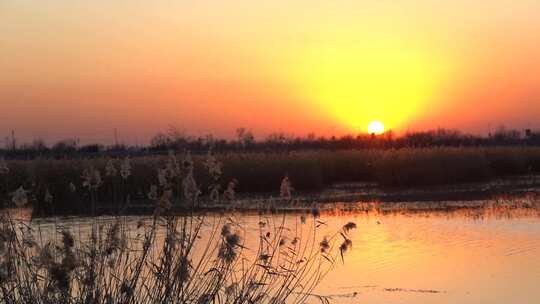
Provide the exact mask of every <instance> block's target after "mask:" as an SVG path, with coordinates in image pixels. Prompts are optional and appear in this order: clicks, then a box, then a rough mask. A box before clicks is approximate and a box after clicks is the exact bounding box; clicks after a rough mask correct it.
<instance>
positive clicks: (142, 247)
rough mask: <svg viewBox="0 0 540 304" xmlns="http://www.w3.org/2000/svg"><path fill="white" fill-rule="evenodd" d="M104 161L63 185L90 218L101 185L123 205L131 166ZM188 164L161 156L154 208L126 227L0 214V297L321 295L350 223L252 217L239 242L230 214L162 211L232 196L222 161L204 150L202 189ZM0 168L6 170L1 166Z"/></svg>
mask: <svg viewBox="0 0 540 304" xmlns="http://www.w3.org/2000/svg"><path fill="white" fill-rule="evenodd" d="M52 164H55V163H54V162H53V163H49V164H48V165H52ZM63 164H64V165H65V162H64V163H63ZM91 164H92V165H95V164H96V162H95V161H93V162H91ZM104 165H105V169H104V171H103V173H101V172H100V171H99V170H98V169H96V168H95V167H93V166H90V167H88V168H86V169H84V170H82V171H81V172H80V173H79V174H81V182H80V183H76V182H70V183H69V184H68V185H67V186H68V188H69V192H71V194H72V195H73V196H76V195H81V196H82V198H80V201H84V202H85V203H86V204H88V211H89V212H91V213H92V214H93V212H95V208H96V205H97V203H98V202H99V201H100V196H101V195H102V194H103V192H101V189H102V188H108V190H107V191H109V190H110V192H107V193H109V194H111V195H112V196H111V198H112V201H114V202H116V203H118V205H119V208H122V207H123V206H125V205H126V204H128V202H129V194H128V191H127V190H126V189H128V186H127V184H128V183H129V179H130V177H131V176H132V175H133V173H134V172H135V171H134V169H133V167H132V163H131V160H130V159H129V158H126V159H124V160H123V161H122V162H121V164H120V166H118V167H116V166H115V163H114V161H113V160H109V161H106V162H105V164H104ZM194 167H195V165H194V162H193V160H192V158H191V156H190V155H189V154H185V155H184V156H183V157H182V158H181V159H178V158H177V156H176V155H175V154H173V153H171V154H170V155H169V157H168V159H167V161H166V164H165V166H163V167H158V168H159V169H158V170H157V172H158V177H159V178H158V182H157V183H156V184H155V185H152V186H150V188H149V189H148V191H147V193H146V195H147V198H148V200H150V201H152V202H153V206H154V214H153V215H152V216H148V217H147V218H146V220H143V219H140V220H139V221H137V222H136V223H134V222H132V221H128V220H126V217H122V216H117V217H115V218H114V219H112V220H109V221H103V219H102V218H100V217H96V216H92V217H90V218H89V220H88V223H87V224H86V225H82V224H80V225H79V227H67V226H65V225H62V224H56V223H55V226H54V230H53V231H52V233H51V232H49V233H44V232H43V229H42V227H41V225H40V224H39V223H34V222H33V221H31V220H28V219H25V218H24V217H20V216H19V217H18V216H17V214H20V210H21V209H15V210H13V209H12V210H8V211H6V212H3V214H2V218H1V225H0V226H1V227H0V253H1V257H0V300H1V302H2V303H304V302H306V300H307V299H308V298H311V297H315V298H318V299H319V300H321V301H323V302H324V301H326V300H325V299H324V297H321V296H316V295H313V294H312V291H313V289H314V288H315V287H316V286H317V285H318V284H319V283H320V282H321V280H322V279H323V278H324V276H325V275H326V274H327V273H328V271H330V270H331V269H332V266H333V264H334V263H335V262H336V261H338V260H343V258H344V254H345V253H346V252H347V251H348V250H350V249H351V247H352V242H351V240H350V238H349V237H348V235H349V233H350V232H351V230H354V229H355V228H356V225H355V224H354V223H352V222H350V223H348V224H346V225H344V226H343V227H342V228H341V229H340V230H339V231H336V232H335V233H333V234H332V235H328V236H321V235H320V234H319V231H318V230H319V227H320V226H321V225H323V224H324V222H322V221H321V220H320V219H319V215H320V214H319V213H318V211H317V210H313V211H312V212H311V214H309V215H302V216H299V217H298V218H297V219H296V221H295V222H294V223H290V222H287V223H286V222H285V217H284V216H283V217H281V218H280V217H269V216H265V215H264V214H262V213H261V215H260V221H259V232H258V233H259V238H258V241H257V242H256V243H255V244H249V246H248V245H247V243H246V242H245V238H244V234H245V231H244V230H243V227H242V225H241V224H240V223H238V222H237V221H236V220H235V218H234V214H228V215H227V216H225V215H222V216H217V217H216V216H213V217H206V216H204V215H200V214H195V213H193V212H188V213H186V214H184V215H182V216H172V215H170V214H169V210H170V209H171V207H172V206H173V205H177V204H181V205H183V206H186V209H188V210H191V211H193V210H194V209H195V206H197V204H198V200H199V199H201V198H202V197H203V196H208V198H209V199H210V200H214V201H219V200H229V201H231V200H234V195H235V191H234V188H235V182H234V181H230V182H229V183H228V186H227V188H225V189H224V190H222V189H220V187H219V181H220V179H221V177H222V166H221V163H220V162H219V161H217V159H216V158H215V157H214V156H213V155H212V154H208V156H207V157H206V159H205V161H204V167H205V169H206V170H207V174H208V175H209V177H210V179H211V181H212V182H211V183H210V184H209V185H208V187H207V188H208V189H209V191H208V193H207V194H203V193H202V192H201V191H200V189H201V188H200V187H201V186H200V185H199V184H198V183H197V181H196V179H195V178H194V174H193V172H194ZM2 168H3V170H4V171H3V172H4V173H5V174H8V173H9V172H8V171H10V168H9V167H7V165H5V164H2ZM65 168H66V167H64V168H63V169H65ZM48 170H51V168H49V169H48ZM280 191H281V195H282V196H283V197H287V196H290V195H291V188H290V182H289V181H288V178H287V177H285V178H283V180H282V183H281V187H280ZM10 195H11V202H12V203H13V204H14V205H15V206H17V207H25V206H26V205H28V204H29V203H31V201H32V200H33V199H35V198H34V197H33V196H34V195H35V193H32V192H30V191H29V190H26V189H25V188H24V187H23V186H21V187H19V188H18V189H17V190H15V191H14V192H12V193H11V194H10ZM55 199H56V198H55V195H54V192H53V191H51V190H50V189H47V190H46V191H45V197H44V198H43V200H44V201H45V202H47V203H48V204H50V205H54V204H55ZM119 213H121V209H120V210H119Z"/></svg>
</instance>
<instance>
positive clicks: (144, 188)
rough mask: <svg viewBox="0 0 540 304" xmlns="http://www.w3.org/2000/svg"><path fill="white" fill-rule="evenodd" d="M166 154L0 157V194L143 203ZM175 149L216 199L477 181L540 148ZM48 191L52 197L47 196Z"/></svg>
mask: <svg viewBox="0 0 540 304" xmlns="http://www.w3.org/2000/svg"><path fill="white" fill-rule="evenodd" d="M171 155H172V156H169V157H167V156H149V157H137V158H133V159H130V158H129V157H126V158H124V159H111V158H92V159H66V160H53V159H34V160H28V161H5V160H1V161H0V167H1V169H0V185H1V187H0V201H1V202H2V203H3V205H4V207H8V206H9V205H12V203H11V200H12V199H11V198H12V194H13V192H14V191H15V190H16V189H19V188H21V189H22V190H23V191H25V193H26V194H27V196H28V200H29V201H30V203H31V204H32V205H33V206H34V207H35V208H36V210H39V211H40V212H42V213H44V214H52V213H89V212H91V211H92V210H91V204H89V203H88V202H90V201H91V200H92V199H94V200H95V204H96V205H98V206H108V207H111V206H112V208H113V209H115V210H116V209H120V208H121V205H122V204H123V203H124V202H126V201H130V202H137V203H140V204H149V203H150V201H151V200H150V199H149V196H148V193H149V192H150V190H151V189H152V188H153V187H156V186H158V185H160V184H163V183H164V178H166V177H170V176H171V175H174V174H175V173H174V170H175V168H174V166H178V164H179V163H180V162H181V161H180V160H176V159H175V158H176V157H177V156H176V155H175V153H172V154H171ZM180 155H183V156H182V158H185V157H188V158H189V159H190V160H191V161H193V169H192V176H193V179H194V180H197V181H198V184H197V186H198V189H199V191H200V192H201V194H204V195H206V196H207V197H210V196H211V197H212V198H214V201H215V198H219V201H221V202H223V201H224V200H227V198H228V196H230V195H228V194H231V193H243V194H246V193H266V194H268V195H274V196H277V195H279V193H278V189H279V188H280V185H281V181H282V179H283V178H284V177H285V176H286V177H287V178H288V181H289V182H290V183H291V184H292V187H294V189H295V190H296V191H314V190H321V189H323V188H324V187H326V186H328V185H331V184H333V183H336V182H364V181H367V182H375V183H377V184H378V185H379V186H381V187H392V188H396V187H397V188H400V187H416V186H430V185H452V184H458V183H472V182H485V181H489V180H491V179H493V178H501V177H507V176H512V175H527V174H536V173H538V172H540V148H532V147H499V148H418V149H411V148H407V149H395V150H350V151H304V152H291V153H229V154H219V155H211V157H210V160H209V156H205V155H194V156H189V155H188V154H187V153H180ZM209 161H210V162H214V163H215V164H219V170H220V178H219V180H215V178H214V177H213V176H212V174H213V173H212V172H210V171H209V170H208V165H211V163H208V162H209ZM128 171H129V172H128ZM221 171H223V173H221ZM83 172H86V173H85V174H86V175H83V174H82V173H83ZM128 173H129V174H128ZM214 174H215V172H214ZM93 178H99V181H94V182H97V183H99V184H100V187H96V188H95V189H92V191H87V190H88V189H87V187H85V186H84V184H85V183H86V184H88V183H89V182H91V181H92V179H93ZM175 191H177V192H179V191H180V190H179V189H175ZM227 193H228V194H227ZM92 196H94V197H93V198H92ZM51 197H54V201H55V204H48V203H47V201H48V200H50V199H51Z"/></svg>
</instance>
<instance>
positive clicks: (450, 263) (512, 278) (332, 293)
mask: <svg viewBox="0 0 540 304" xmlns="http://www.w3.org/2000/svg"><path fill="white" fill-rule="evenodd" d="M209 217H216V216H213V215H210V216H209ZM271 218H272V220H273V221H274V222H278V221H279V220H280V218H281V215H277V216H271ZM298 218H299V215H298V214H291V215H286V225H289V226H293V225H295V223H298ZM264 219H266V220H267V219H268V218H267V217H264ZM104 220H105V221H106V219H104ZM130 220H133V222H135V221H137V220H138V218H130ZM260 220H261V217H260V216H259V215H254V214H251V215H246V214H244V215H238V216H237V221H238V222H239V224H240V225H241V226H242V227H244V228H245V236H244V237H245V238H247V241H246V245H247V247H248V248H254V247H256V246H255V245H254V244H256V242H257V241H258V239H259V234H258V232H257V231H258V229H259V227H258V226H259V221H260ZM321 220H322V221H324V223H325V224H323V225H322V226H321V227H320V228H318V237H319V238H322V236H324V235H328V234H331V233H332V232H335V231H338V230H339V229H340V228H341V227H342V226H343V225H344V224H345V223H347V222H349V221H353V222H355V223H356V224H357V229H356V230H355V231H353V232H352V233H351V234H350V237H351V239H352V241H353V250H352V251H350V252H348V253H347V254H346V256H345V261H344V262H342V261H341V259H338V260H337V261H336V263H335V266H334V269H333V271H331V272H330V273H329V274H328V276H327V277H326V278H325V279H324V281H323V282H322V283H321V284H320V285H319V286H318V287H317V288H316V290H314V291H313V293H314V294H317V295H323V296H327V297H329V299H330V300H331V302H332V303H359V302H361V303H438V304H440V303H475V304H478V303H540V288H538V282H540V213H539V212H538V211H537V210H536V209H515V210H508V209H505V210H476V209H475V210H467V209H465V210H460V211H451V212H441V211H430V212H391V213H388V214H383V213H377V212H367V213H366V212H359V213H354V212H348V213H342V214H323V215H322V217H321ZM87 221H88V220H84V219H69V220H60V223H62V224H66V225H68V226H78V227H81V226H83V227H84V224H85V223H86V222H87ZM56 223H57V224H58V220H57V221H56ZM81 224H82V225H81ZM40 225H41V228H42V231H47V230H51V231H52V230H53V228H52V227H53V226H51V222H50V221H49V222H47V221H45V222H42V223H40ZM308 225H309V224H308ZM205 231H208V230H205ZM203 233H205V232H204V231H203ZM246 254H248V255H249V251H248V253H246ZM310 302H311V303H318V302H319V301H318V300H316V299H315V298H311V299H310Z"/></svg>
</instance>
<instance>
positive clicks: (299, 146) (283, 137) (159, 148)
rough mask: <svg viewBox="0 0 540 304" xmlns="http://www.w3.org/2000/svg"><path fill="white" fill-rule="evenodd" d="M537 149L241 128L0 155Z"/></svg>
mask: <svg viewBox="0 0 540 304" xmlns="http://www.w3.org/2000/svg"><path fill="white" fill-rule="evenodd" d="M524 145H527V146H540V132H539V131H532V130H524V131H523V132H521V131H518V130H512V129H506V128H504V127H500V128H498V129H496V130H495V131H494V132H493V133H490V134H489V135H488V136H478V135H472V134H467V133H462V132H460V131H458V130H450V129H436V130H429V131H421V132H408V133H406V134H405V135H403V136H400V137H395V136H394V133H393V132H392V131H387V132H385V133H384V134H381V135H373V134H359V135H356V136H355V135H344V136H340V137H336V136H332V137H324V136H316V135H315V134H314V133H311V134H308V135H307V136H302V137H301V136H293V135H288V134H286V133H283V132H280V133H272V134H270V135H268V136H267V137H265V138H263V139H256V138H255V136H254V135H253V133H252V132H251V131H250V130H248V129H246V128H238V129H237V130H236V137H235V138H234V139H229V140H227V139H223V138H215V137H214V136H212V135H207V136H204V137H193V136H188V135H185V134H184V133H182V132H178V131H176V130H170V131H168V132H166V133H158V134H156V135H155V136H154V137H153V138H152V139H151V141H150V144H149V145H148V146H145V147H135V146H128V145H123V144H119V145H112V146H105V145H102V144H86V145H79V144H78V140H76V139H65V140H61V141H59V142H57V143H55V144H53V145H52V146H47V145H46V144H45V142H44V141H43V140H39V139H38V140H34V141H33V142H31V143H25V144H21V145H18V146H15V145H11V146H9V145H8V147H5V148H3V149H0V156H3V157H6V158H11V159H32V158H37V157H48V158H59V159H62V158H86V157H99V156H110V157H121V156H124V155H126V154H129V155H132V156H138V155H140V156H143V155H156V154H166V153H167V151H169V150H176V151H181V150H189V151H191V152H192V153H206V152H207V151H208V150H209V149H212V150H213V151H215V152H289V151H297V150H317V149H324V150H348V149H392V148H407V147H408V148H411V147H412V148H428V147H482V146H486V147H487V146H524Z"/></svg>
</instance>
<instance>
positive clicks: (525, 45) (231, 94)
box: [0, 0, 540, 143]
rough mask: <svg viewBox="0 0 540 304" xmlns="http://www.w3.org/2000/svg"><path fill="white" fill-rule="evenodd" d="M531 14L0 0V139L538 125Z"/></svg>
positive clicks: (401, 1)
mask: <svg viewBox="0 0 540 304" xmlns="http://www.w3.org/2000/svg"><path fill="white" fill-rule="evenodd" d="M539 12H540V1H538V0H519V1H516V0H512V1H511V0H492V1H487V0H477V1H470V0H467V1H465V0H454V1H441V0H423V1H422V0H417V1H412V0H407V1H406V0H391V1H390V0H388V1H385V0H373V1H358V0H356V1H314V0H298V1H281V0H274V1H247V0H246V1H243V0H242V1H201V0H198V1H179V0H178V1H165V0H154V1H133V0H131V1H127V0H126V1H124V0H118V1H105V0H95V1H80V0H69V1H68V0H50V1H42V0H1V1H0V138H3V137H4V136H5V135H7V134H8V133H10V132H11V130H12V129H15V131H16V134H17V136H18V137H19V138H21V140H26V141H28V140H31V139H33V138H37V137H40V138H44V139H45V140H47V141H55V140H58V139H62V138H67V137H79V138H81V140H82V141H83V142H102V143H111V142H112V140H113V138H114V137H113V134H114V132H113V130H114V129H115V128H117V129H118V133H119V136H120V138H121V139H122V140H123V141H125V142H127V143H134V142H140V143H145V142H148V140H149V138H150V137H151V136H152V135H153V134H155V133H156V132H158V131H162V130H165V129H166V128H168V127H169V126H175V127H177V128H179V129H181V130H184V131H186V132H187V133H189V134H193V135H203V134H208V133H213V134H215V135H217V136H229V137H231V136H233V135H234V130H235V128H237V127H240V126H245V127H247V128H250V129H252V130H253V131H254V132H255V134H256V135H258V136H260V137H262V136H264V135H265V134H268V133H269V132H273V131H284V132H286V133H291V134H297V135H305V134H307V133H309V132H315V133H316V134H320V135H329V134H333V133H335V134H343V133H350V132H353V133H356V132H366V130H367V125H368V124H369V123H370V122H371V121H373V120H380V121H381V122H383V123H384V124H385V125H386V127H387V128H391V129H393V130H395V131H396V132H397V133H404V132H406V131H407V130H422V129H432V128H437V127H447V128H457V129H461V130H464V131H467V132H473V133H486V132H487V130H488V126H489V125H491V126H492V128H495V127H496V126H498V125H501V124H504V125H506V126H507V127H512V128H528V127H530V128H540V17H539Z"/></svg>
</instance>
